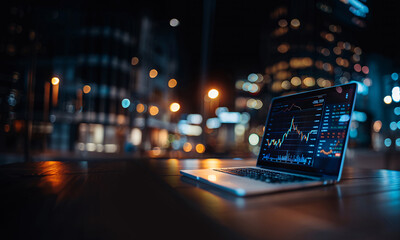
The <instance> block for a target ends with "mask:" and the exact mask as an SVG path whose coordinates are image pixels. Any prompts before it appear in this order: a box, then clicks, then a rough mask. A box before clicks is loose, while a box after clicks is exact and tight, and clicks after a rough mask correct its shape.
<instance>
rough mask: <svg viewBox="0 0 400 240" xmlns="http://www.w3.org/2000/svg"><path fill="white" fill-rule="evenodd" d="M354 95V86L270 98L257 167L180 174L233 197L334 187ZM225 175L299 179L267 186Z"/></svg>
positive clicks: (264, 181)
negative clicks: (255, 173) (267, 173)
mask: <svg viewBox="0 0 400 240" xmlns="http://www.w3.org/2000/svg"><path fill="white" fill-rule="evenodd" d="M356 92H357V84H356V83H349V84H344V85H338V86H334V87H330V88H324V89H318V90H313V91H308V92H303V93H297V94H293V95H287V96H283V97H277V98H274V99H273V100H272V102H271V104H270V107H269V113H268V118H267V121H266V124H265V130H264V136H263V138H262V141H261V145H260V153H259V155H258V158H257V164H256V166H247V167H236V168H222V169H197V170H181V171H180V173H181V174H182V175H183V176H184V177H189V178H191V179H195V180H198V181H200V182H203V183H206V184H210V185H213V186H215V187H217V188H219V189H222V190H225V191H227V192H230V193H233V194H235V195H237V196H250V195H257V194H264V193H272V192H278V191H286V190H294V189H300V188H306V187H313V186H320V185H327V184H334V183H336V182H338V181H339V180H340V177H341V174H342V168H343V163H344V158H345V156H344V155H345V151H346V148H347V142H348V137H349V126H350V122H351V115H352V112H353V110H354V103H355V96H356ZM243 169H244V170H243ZM227 171H231V172H237V171H239V172H243V171H246V172H247V171H263V172H264V171H270V172H272V173H283V174H286V175H289V176H290V177H291V176H293V177H301V178H303V179H302V180H301V181H288V182H275V183H271V182H270V181H269V180H268V181H266V180H265V179H254V178H251V177H249V176H243V175H240V174H232V173H226V172H227Z"/></svg>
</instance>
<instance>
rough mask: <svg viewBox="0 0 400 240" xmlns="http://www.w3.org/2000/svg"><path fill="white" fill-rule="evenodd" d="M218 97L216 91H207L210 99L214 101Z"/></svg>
mask: <svg viewBox="0 0 400 240" xmlns="http://www.w3.org/2000/svg"><path fill="white" fill-rule="evenodd" d="M218 95H219V92H218V90H217V89H215V88H213V89H211V90H210V91H208V97H209V98H211V99H216V98H217V97H218Z"/></svg>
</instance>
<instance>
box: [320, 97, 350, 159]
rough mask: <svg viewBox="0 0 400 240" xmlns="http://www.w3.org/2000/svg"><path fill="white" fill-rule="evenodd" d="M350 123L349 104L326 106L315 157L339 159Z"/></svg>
mask: <svg viewBox="0 0 400 240" xmlns="http://www.w3.org/2000/svg"><path fill="white" fill-rule="evenodd" d="M348 121H350V104H335V105H327V106H326V110H325V116H324V118H323V120H322V127H321V134H320V140H319V142H318V151H317V153H316V156H317V157H328V158H340V157H341V156H342V149H343V147H344V146H343V143H344V140H345V138H346V128H347V125H348Z"/></svg>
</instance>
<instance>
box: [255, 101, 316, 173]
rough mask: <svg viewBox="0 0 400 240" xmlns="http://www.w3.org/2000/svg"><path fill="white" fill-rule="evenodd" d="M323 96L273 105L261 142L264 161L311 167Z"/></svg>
mask: <svg viewBox="0 0 400 240" xmlns="http://www.w3.org/2000/svg"><path fill="white" fill-rule="evenodd" d="M323 107H324V96H316V97H312V98H305V99H300V100H296V103H291V102H285V103H282V104H277V105H274V107H273V108H272V109H271V112H270V119H269V121H268V124H267V127H268V129H267V132H266V135H265V139H264V142H263V151H262V152H263V155H262V157H263V160H266V161H275V162H281V163H290V164H299V165H312V164H313V156H314V152H315V149H316V148H315V146H316V144H317V134H318V132H319V128H320V123H321V117H322V110H323Z"/></svg>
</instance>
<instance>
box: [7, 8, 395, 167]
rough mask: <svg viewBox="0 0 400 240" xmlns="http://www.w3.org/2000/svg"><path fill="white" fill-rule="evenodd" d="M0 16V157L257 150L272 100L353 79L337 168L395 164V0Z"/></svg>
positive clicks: (30, 11)
mask: <svg viewBox="0 0 400 240" xmlns="http://www.w3.org/2000/svg"><path fill="white" fill-rule="evenodd" d="M0 11H1V15H0V17H1V23H0V24H1V34H0V63H1V64H0V105H1V107H0V164H4V163H9V162H18V161H31V160H71V159H104V158H146V157H152V158H209V157H219V158H251V157H256V156H257V154H258V151H259V144H260V138H261V137H262V135H263V130H264V124H265V120H266V117H267V113H268V107H269V104H270V101H271V98H273V97H276V96H281V95H285V94H291V93H296V92H301V91H306V90H312V89H318V88H325V87H330V86H334V85H337V84H343V83H348V82H350V81H356V82H357V83H358V85H359V88H358V96H357V102H356V107H355V110H356V111H355V112H354V115H353V121H352V123H351V129H350V142H349V150H348V152H347V158H348V159H347V164H349V165H357V166H364V167H379V168H382V167H384V168H395V169H396V168H397V169H400V166H399V163H396V158H398V153H399V152H400V134H399V133H400V89H399V81H400V80H399V74H400V65H399V64H400V46H399V42H400V35H399V34H398V33H397V30H398V29H399V25H400V17H399V14H398V13H399V8H398V3H397V2H396V1H378V0H303V1H294V0H283V1H252V0H248V1H236V0H230V1H226V0H203V1H200V0H194V1H177V0H172V1H154V0H146V1H134V0H133V1H119V0H114V1H105V2H99V1H76V0H69V1H41V0H39V1H27V0H26V1H9V2H7V3H2V7H1V10H0ZM357 159H358V160H357ZM396 164H397V165H396Z"/></svg>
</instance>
